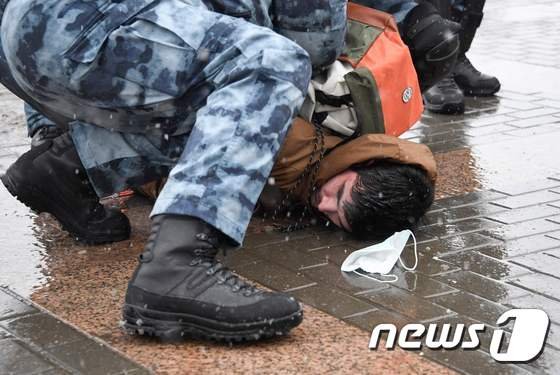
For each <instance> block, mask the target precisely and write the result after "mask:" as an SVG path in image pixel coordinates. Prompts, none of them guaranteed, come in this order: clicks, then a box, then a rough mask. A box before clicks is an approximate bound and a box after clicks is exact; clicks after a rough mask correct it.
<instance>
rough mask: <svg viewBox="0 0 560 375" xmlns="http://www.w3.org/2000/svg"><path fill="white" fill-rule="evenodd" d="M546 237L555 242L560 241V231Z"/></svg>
mask: <svg viewBox="0 0 560 375" xmlns="http://www.w3.org/2000/svg"><path fill="white" fill-rule="evenodd" d="M546 237H549V238H553V239H555V240H558V241H560V231H556V232H550V233H547V234H546Z"/></svg>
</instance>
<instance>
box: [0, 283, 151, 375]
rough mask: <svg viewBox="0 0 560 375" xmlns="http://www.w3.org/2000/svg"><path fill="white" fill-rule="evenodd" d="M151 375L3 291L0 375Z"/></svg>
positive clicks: (94, 340) (63, 323)
mask: <svg viewBox="0 0 560 375" xmlns="http://www.w3.org/2000/svg"><path fill="white" fill-rule="evenodd" d="M39 328H40V329H39ZM149 373H150V372H149V371H148V370H147V369H145V368H143V367H142V366H140V365H138V364H136V363H134V362H132V361H131V360H129V359H128V358H126V357H125V356H123V355H122V354H120V353H118V352H116V351H115V350H114V349H112V348H110V347H109V346H108V345H106V344H104V343H102V342H100V341H98V340H96V339H95V338H93V337H91V336H88V335H86V334H85V333H83V332H81V331H79V330H78V329H76V328H75V327H72V326H71V325H69V324H68V323H66V322H63V321H61V320H60V319H58V318H57V317H55V316H53V315H52V314H50V313H49V312H47V311H44V310H42V309H41V308H39V307H38V306H35V305H33V304H32V303H30V302H29V301H27V300H25V299H23V298H21V297H20V296H18V295H16V294H15V293H13V292H12V291H10V290H8V289H6V288H2V287H0V374H45V375H46V374H53V375H54V374H100V375H102V374H103V375H105V374H114V375H117V374H119V375H124V374H131V375H132V374H134V375H140V374H149Z"/></svg>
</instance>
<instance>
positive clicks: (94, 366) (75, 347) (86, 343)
mask: <svg viewBox="0 0 560 375" xmlns="http://www.w3.org/2000/svg"><path fill="white" fill-rule="evenodd" d="M48 353H49V355H51V356H53V357H54V358H56V359H57V360H58V361H60V362H62V363H64V364H65V366H67V367H69V368H71V369H73V370H74V371H76V372H81V373H85V374H88V375H89V374H91V375H97V374H99V375H106V374H114V373H118V372H122V371H125V370H130V371H132V370H136V369H142V368H141V367H140V366H138V365H136V364H135V363H134V362H131V361H130V360H128V359H127V358H125V357H123V356H121V355H120V354H118V353H116V352H114V351H112V350H111V349H109V348H107V347H106V346H105V345H103V344H100V343H98V342H96V341H94V340H91V339H86V340H83V341H80V342H75V343H69V344H65V345H60V346H57V347H54V348H50V349H48Z"/></svg>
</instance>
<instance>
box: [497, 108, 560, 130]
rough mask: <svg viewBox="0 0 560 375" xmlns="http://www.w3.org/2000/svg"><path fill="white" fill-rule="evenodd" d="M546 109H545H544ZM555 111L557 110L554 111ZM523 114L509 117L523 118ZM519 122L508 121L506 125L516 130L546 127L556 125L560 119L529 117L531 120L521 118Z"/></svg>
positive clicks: (518, 113)
mask: <svg viewBox="0 0 560 375" xmlns="http://www.w3.org/2000/svg"><path fill="white" fill-rule="evenodd" d="M544 109H547V108H544ZM556 111H557V110H556ZM524 113H525V112H516V113H515V114H512V115H511V116H523V115H524ZM521 118H522V119H521V120H515V121H508V122H507V124H508V125H511V126H515V127H517V128H531V127H534V126H542V125H548V124H553V123H558V122H560V119H559V118H558V117H554V116H550V115H548V116H539V117H531V118H523V117H521Z"/></svg>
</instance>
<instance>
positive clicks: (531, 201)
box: [493, 190, 560, 209]
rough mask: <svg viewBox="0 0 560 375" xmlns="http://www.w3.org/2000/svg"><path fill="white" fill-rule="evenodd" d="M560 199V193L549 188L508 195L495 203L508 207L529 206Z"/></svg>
mask: <svg viewBox="0 0 560 375" xmlns="http://www.w3.org/2000/svg"><path fill="white" fill-rule="evenodd" d="M557 201H560V194H558V193H554V192H552V191H549V190H543V191H537V192H533V193H528V194H523V195H517V196H514V197H508V198H505V199H500V200H499V201H496V202H493V203H494V204H495V205H498V206H501V207H506V208H512V209H513V208H521V207H527V206H534V205H539V204H543V203H550V202H557Z"/></svg>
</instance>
